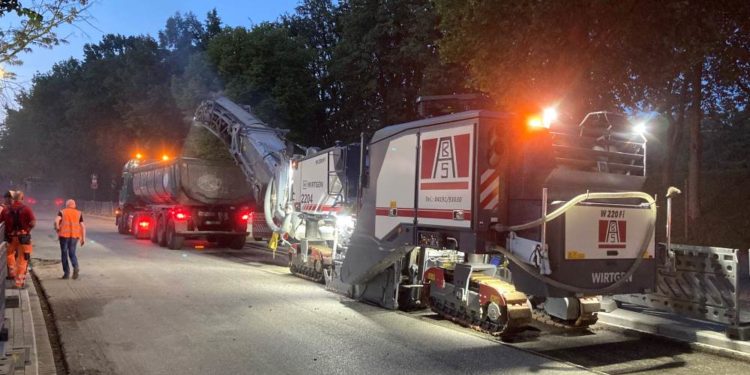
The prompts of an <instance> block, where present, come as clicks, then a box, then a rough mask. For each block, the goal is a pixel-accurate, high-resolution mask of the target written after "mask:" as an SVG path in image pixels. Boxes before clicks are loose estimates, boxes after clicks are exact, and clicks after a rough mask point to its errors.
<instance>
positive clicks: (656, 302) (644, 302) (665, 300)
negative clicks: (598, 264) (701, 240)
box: [614, 244, 750, 340]
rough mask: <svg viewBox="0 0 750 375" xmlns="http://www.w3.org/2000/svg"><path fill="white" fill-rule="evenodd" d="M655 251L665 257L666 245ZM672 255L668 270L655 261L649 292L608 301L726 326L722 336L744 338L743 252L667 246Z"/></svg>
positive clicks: (747, 272) (747, 335) (747, 313)
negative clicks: (654, 276) (653, 279)
mask: <svg viewBox="0 0 750 375" xmlns="http://www.w3.org/2000/svg"><path fill="white" fill-rule="evenodd" d="M660 247H662V253H666V251H664V250H665V249H666V245H664V244H660ZM672 252H673V254H674V263H673V265H674V266H671V265H670V264H669V263H664V262H660V264H661V265H660V266H658V268H657V276H656V291H655V292H654V293H651V294H628V295H618V296H616V297H615V298H614V299H615V300H616V301H619V302H626V303H632V304H634V305H639V306H644V307H648V308H654V309H657V310H662V311H667V312H671V313H675V314H678V315H680V316H684V317H690V318H697V319H702V320H708V321H711V322H716V323H721V324H726V325H727V330H726V335H727V336H728V337H730V338H733V339H739V340H750V309H748V307H749V306H750V259H749V256H748V250H747V249H743V250H739V249H728V248H722V247H709V246H690V245H678V244H672ZM743 305H744V306H743ZM743 307H744V308H743Z"/></svg>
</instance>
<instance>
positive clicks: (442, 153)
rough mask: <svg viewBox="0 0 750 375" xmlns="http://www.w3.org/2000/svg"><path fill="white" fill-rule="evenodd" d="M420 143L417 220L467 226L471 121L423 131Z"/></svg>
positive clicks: (470, 189)
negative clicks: (461, 124) (460, 124)
mask: <svg viewBox="0 0 750 375" xmlns="http://www.w3.org/2000/svg"><path fill="white" fill-rule="evenodd" d="M420 143H421V145H420V146H421V147H420V164H419V170H420V172H419V182H418V183H419V200H418V212H417V216H418V221H419V223H420V224H428V225H440V226H447V227H459V228H470V227H471V218H472V212H471V211H472V194H471V192H472V184H473V169H474V160H473V159H474V125H473V124H467V125H464V126H455V125H452V126H451V127H450V128H447V129H439V130H432V131H426V132H423V133H421V138H420Z"/></svg>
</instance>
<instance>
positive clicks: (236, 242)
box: [229, 235, 245, 250]
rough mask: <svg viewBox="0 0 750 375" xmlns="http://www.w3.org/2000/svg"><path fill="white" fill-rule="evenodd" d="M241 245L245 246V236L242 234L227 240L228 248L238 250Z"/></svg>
mask: <svg viewBox="0 0 750 375" xmlns="http://www.w3.org/2000/svg"><path fill="white" fill-rule="evenodd" d="M243 247H245V236H244V235H240V236H234V237H231V238H230V240H229V248H230V249H235V250H239V249H242V248H243Z"/></svg>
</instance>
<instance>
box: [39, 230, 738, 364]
mask: <svg viewBox="0 0 750 375" xmlns="http://www.w3.org/2000/svg"><path fill="white" fill-rule="evenodd" d="M40 216H41V217H40V222H39V224H38V226H37V229H36V230H35V231H34V233H33V236H34V243H35V249H34V254H33V257H34V258H35V262H34V264H35V265H34V272H35V273H36V275H37V276H38V277H39V279H40V280H41V283H42V286H43V288H44V292H45V294H46V295H47V301H48V303H49V305H50V307H51V310H52V313H53V314H54V319H55V321H56V325H57V331H58V335H59V341H60V344H61V346H62V352H63V354H64V357H65V362H66V366H67V369H68V371H69V372H70V373H72V374H317V373H321V374H322V373H325V374H406V373H410V374H428V373H429V374H436V373H437V374H451V373H455V374H485V373H487V374H489V373H507V374H513V373H540V374H548V373H549V374H551V373H565V374H571V373H581V372H588V370H587V369H593V370H595V371H597V372H607V373H618V374H624V373H642V372H650V373H670V372H671V373H685V372H697V371H713V372H715V373H744V374H747V373H750V365H748V364H747V363H746V362H742V361H736V360H730V359H727V358H723V357H719V356H715V355H710V354H706V353H700V352H694V351H693V350H692V349H691V348H689V347H687V346H684V345H679V344H674V343H671V342H662V341H659V340H653V339H645V338H641V337H638V336H635V337H633V336H627V335H623V334H618V333H613V332H609V331H604V330H601V329H596V328H595V329H593V330H592V332H587V333H585V334H579V335H575V336H570V335H563V334H560V333H554V332H553V333H549V332H545V331H544V330H542V331H539V332H536V331H530V332H528V333H527V334H525V335H524V336H522V337H521V338H520V339H519V340H517V342H514V343H511V344H507V343H501V342H499V341H497V340H495V339H493V338H491V337H489V336H485V335H482V334H480V333H477V332H474V331H471V330H468V329H465V328H462V327H458V326H456V325H454V324H453V323H450V322H447V321H444V320H440V319H436V317H435V316H434V314H430V313H425V312H422V313H403V312H394V311H388V310H384V309H381V308H379V307H375V306H370V305H367V304H363V303H359V302H356V301H352V300H350V299H348V298H345V297H343V296H340V295H337V294H334V293H331V292H328V291H326V290H325V289H324V288H323V286H322V285H320V284H315V283H313V282H310V281H307V280H302V279H299V278H296V277H294V276H292V275H291V274H290V273H289V271H288V269H287V268H286V267H283V264H284V262H283V259H282V258H281V257H278V258H277V259H276V260H274V259H272V257H271V255H270V254H269V253H267V252H264V251H261V250H257V249H252V248H251V246H250V247H248V248H246V249H243V250H227V249H217V248H210V247H207V248H206V249H202V250H198V249H194V248H191V243H189V242H188V243H186V247H185V250H182V251H173V250H168V249H165V248H160V247H158V246H157V245H155V244H152V243H151V242H150V241H149V240H135V239H134V238H132V237H129V236H123V235H120V234H118V233H117V232H116V228H115V226H114V225H113V223H112V220H109V219H107V220H104V219H101V218H96V217H93V216H86V224H87V228H88V231H89V242H88V243H87V244H86V245H85V246H84V247H83V248H80V249H79V251H78V255H79V260H80V265H81V277H80V279H79V280H61V279H59V277H60V276H61V275H62V269H61V266H60V264H59V247H58V245H57V242H56V238H55V237H54V235H53V232H52V223H51V216H44V215H40ZM556 359H557V360H556ZM573 363H575V364H577V365H574V364H573Z"/></svg>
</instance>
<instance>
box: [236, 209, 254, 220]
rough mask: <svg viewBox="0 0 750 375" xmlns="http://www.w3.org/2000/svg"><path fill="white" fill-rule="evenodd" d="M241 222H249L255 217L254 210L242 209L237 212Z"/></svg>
mask: <svg viewBox="0 0 750 375" xmlns="http://www.w3.org/2000/svg"><path fill="white" fill-rule="evenodd" d="M237 217H238V218H239V221H240V222H243V223H247V222H248V221H250V220H252V218H253V211H252V210H251V209H241V210H240V211H239V213H238V214H237Z"/></svg>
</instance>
